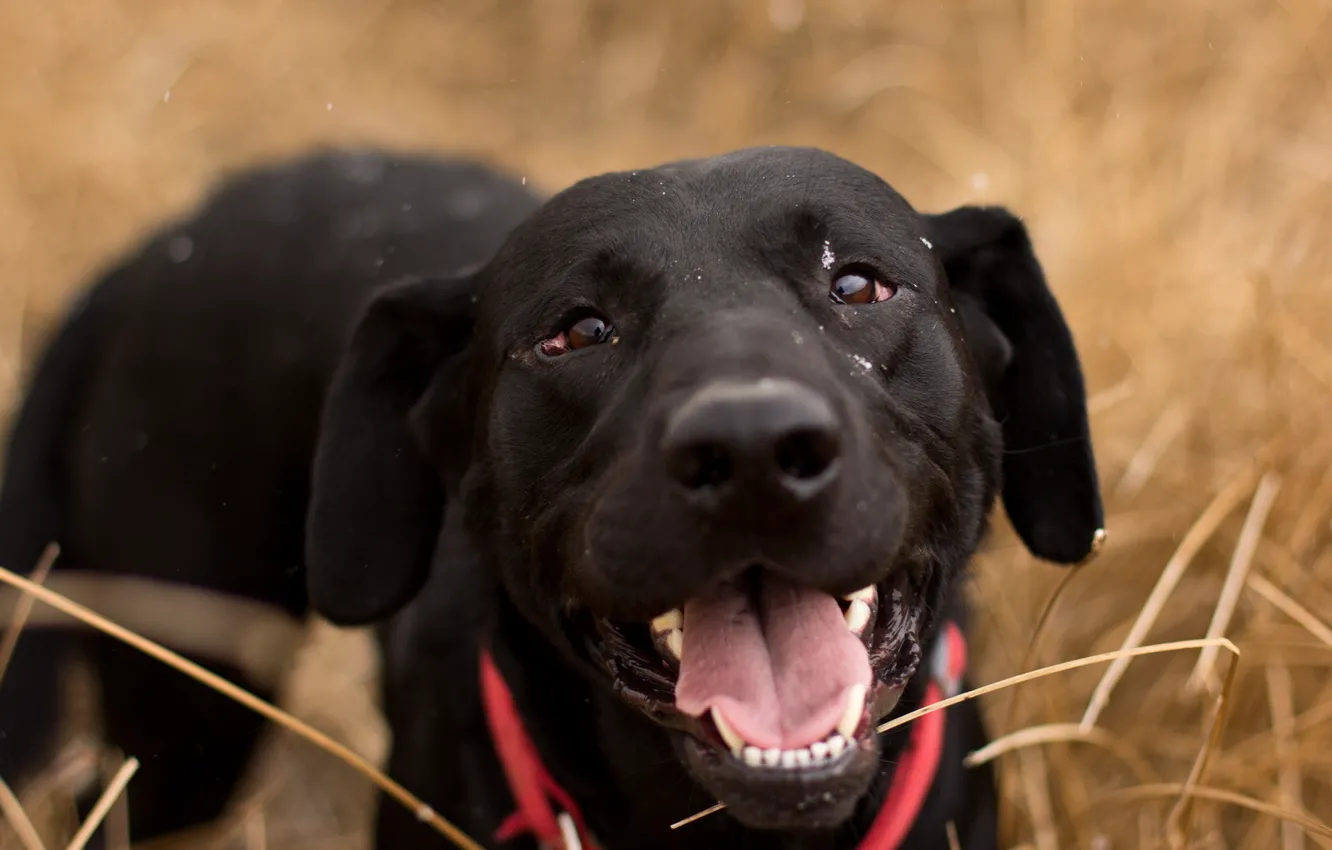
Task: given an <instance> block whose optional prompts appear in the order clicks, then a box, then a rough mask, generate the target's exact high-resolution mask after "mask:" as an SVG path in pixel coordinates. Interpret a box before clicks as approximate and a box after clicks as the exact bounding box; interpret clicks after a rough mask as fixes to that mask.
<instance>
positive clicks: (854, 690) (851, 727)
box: [837, 684, 865, 738]
mask: <svg viewBox="0 0 1332 850" xmlns="http://www.w3.org/2000/svg"><path fill="white" fill-rule="evenodd" d="M864 714H865V686H864V685H860V684H856V685H852V686H851V687H849V688H847V690H846V711H844V712H842V719H841V720H840V721H839V722H838V723H837V731H838V732H841V733H842V734H843V735H844V736H846V737H847V738H854V737H855V735H856V729H858V728H860V718H861V717H862V716H863V715H864Z"/></svg>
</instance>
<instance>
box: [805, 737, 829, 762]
mask: <svg viewBox="0 0 1332 850" xmlns="http://www.w3.org/2000/svg"><path fill="white" fill-rule="evenodd" d="M809 754H810V755H811V756H813V757H814V761H815V763H818V762H821V761H823V760H824V759H826V758H828V744H827V743H826V742H824V741H818V742H816V743H813V744H810V745H809Z"/></svg>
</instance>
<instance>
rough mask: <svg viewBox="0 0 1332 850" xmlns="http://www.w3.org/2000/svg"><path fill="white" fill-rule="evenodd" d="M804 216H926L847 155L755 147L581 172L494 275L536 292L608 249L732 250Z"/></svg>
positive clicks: (776, 234)
mask: <svg viewBox="0 0 1332 850" xmlns="http://www.w3.org/2000/svg"><path fill="white" fill-rule="evenodd" d="M798 218H799V219H803V220H805V221H813V222H818V223H819V224H821V225H827V224H829V223H830V222H832V223H840V224H841V225H843V226H844V227H847V228H854V229H855V230H858V231H860V232H862V233H865V232H871V231H872V232H875V233H877V234H880V235H882V236H884V237H886V238H895V239H903V238H907V237H909V236H910V234H911V233H913V232H915V231H916V229H917V228H918V225H919V218H918V215H917V213H916V211H915V210H914V209H913V208H912V206H911V205H910V204H909V203H908V202H907V201H906V200H905V199H904V198H903V197H902V196H901V195H900V194H898V193H897V192H896V191H895V190H894V189H893V188H892V187H891V186H890V185H888V183H886V182H885V181H884V180H883V179H881V178H880V177H878V176H877V175H875V174H874V173H872V172H870V171H868V170H866V169H864V168H862V167H860V166H858V165H856V164H854V163H852V162H849V161H848V160H845V159H843V158H841V157H839V156H836V155H834V154H831V153H828V152H826V151H823V150H819V149H817V148H794V147H764V148H748V149H743V150H739V151H735V152H732V153H727V154H723V155H719V156H714V157H708V158H703V159H685V160H677V161H674V162H670V163H666V164H664V165H660V166H656V167H654V168H646V169H641V170H633V171H617V172H611V173H607V174H602V175H599V176H596V177H590V178H587V179H584V180H582V181H579V182H578V183H576V184H574V185H573V186H570V187H569V188H567V189H565V190H563V191H562V192H559V193H557V194H556V195H554V196H553V197H552V198H550V199H549V200H548V201H547V202H546V203H545V204H544V205H543V206H542V207H541V208H540V209H539V210H537V211H536V212H535V213H533V214H532V215H531V216H530V217H529V218H528V219H527V220H526V221H525V222H524V223H523V224H522V225H521V226H520V227H519V228H518V229H517V230H516V231H515V232H514V234H513V236H512V238H511V239H510V240H509V241H508V243H507V244H506V245H505V247H504V249H503V250H502V251H501V252H500V255H499V256H498V258H497V262H496V263H495V264H494V265H493V268H494V269H495V270H496V274H495V276H494V278H493V280H492V283H493V284H498V285H499V288H501V289H505V290H509V289H519V290H523V291H524V292H527V293H530V291H531V290H530V288H529V287H530V286H531V284H532V283H533V282H535V281H536V280H551V279H554V278H558V277H560V276H561V275H562V274H563V273H564V272H565V270H568V269H572V268H575V267H577V266H579V265H583V264H586V263H588V262H589V260H591V259H593V258H595V257H598V256H605V255H608V254H614V255H615V256H617V257H618V258H620V259H629V260H633V259H637V258H641V259H643V260H645V261H646V262H649V263H651V262H659V261H662V260H663V259H664V258H669V259H671V260H681V259H690V258H699V257H703V256H706V255H708V254H709V253H711V254H713V255H714V256H715V255H724V254H725V253H726V252H727V251H729V250H731V249H734V248H738V247H742V246H749V247H753V246H754V245H755V243H760V244H762V243H765V241H767V240H785V239H788V238H789V236H790V234H789V232H787V230H786V229H787V228H790V227H791V226H792V223H793V222H794V221H796V220H797V219H798ZM913 241H914V240H913ZM513 294H514V295H516V293H513ZM489 299H493V300H495V301H498V302H504V301H506V300H507V298H506V296H505V295H504V294H500V293H494V292H492V293H488V300H489ZM493 306H494V307H496V308H497V309H499V310H501V311H504V310H506V309H508V307H509V306H511V305H506V304H500V303H496V304H493Z"/></svg>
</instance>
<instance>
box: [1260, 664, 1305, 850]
mask: <svg viewBox="0 0 1332 850" xmlns="http://www.w3.org/2000/svg"><path fill="white" fill-rule="evenodd" d="M1264 672H1265V673H1266V677H1267V706H1268V711H1269V713H1270V714H1271V715H1272V738H1273V740H1274V742H1275V743H1276V758H1277V776H1278V779H1279V782H1278V790H1279V792H1280V795H1281V805H1282V806H1284V807H1285V808H1287V809H1290V810H1291V811H1296V812H1302V811H1304V793H1303V785H1304V780H1303V778H1302V776H1301V775H1300V757H1299V747H1298V746H1297V744H1296V742H1295V700H1294V697H1293V696H1292V688H1291V683H1290V668H1288V667H1287V666H1286V665H1285V664H1283V663H1281V662H1280V661H1272V662H1269V663H1268V664H1267V666H1266V668H1265V671H1264ZM1281 850H1304V833H1303V832H1301V831H1300V829H1299V827H1297V826H1296V825H1295V824H1293V823H1289V822H1285V821H1283V822H1282V824H1281Z"/></svg>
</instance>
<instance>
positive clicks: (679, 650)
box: [666, 629, 684, 661]
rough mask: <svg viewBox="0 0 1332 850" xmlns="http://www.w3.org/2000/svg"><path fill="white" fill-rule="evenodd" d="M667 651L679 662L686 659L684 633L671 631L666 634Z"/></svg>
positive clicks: (675, 630) (676, 630) (677, 630)
mask: <svg viewBox="0 0 1332 850" xmlns="http://www.w3.org/2000/svg"><path fill="white" fill-rule="evenodd" d="M666 650H667V651H668V652H670V654H671V655H672V656H674V657H675V660H676V661H679V660H680V659H681V658H683V657H684V632H682V631H680V630H679V629H671V630H670V631H669V632H667V633H666Z"/></svg>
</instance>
